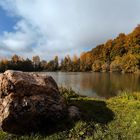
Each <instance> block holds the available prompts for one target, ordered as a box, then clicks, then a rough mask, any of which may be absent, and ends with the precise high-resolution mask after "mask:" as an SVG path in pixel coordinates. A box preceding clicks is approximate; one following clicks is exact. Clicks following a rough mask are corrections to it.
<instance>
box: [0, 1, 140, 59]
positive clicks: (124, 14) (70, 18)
mask: <svg viewBox="0 0 140 140" xmlns="http://www.w3.org/2000/svg"><path fill="white" fill-rule="evenodd" d="M134 1H135V2H134ZM138 3H139V4H138ZM0 5H1V6H2V7H3V8H4V9H5V10H7V11H9V14H10V15H11V16H13V17H14V16H18V17H20V18H19V21H18V23H17V24H16V25H15V27H14V28H15V32H5V33H4V35H3V36H1V37H0V43H1V44H2V46H3V47H1V49H0V50H4V49H5V51H9V54H10V53H11V54H12V53H17V54H20V55H23V56H32V55H37V54H39V55H40V56H41V57H42V58H47V59H48V58H49V59H50V58H52V57H54V56H55V55H59V56H60V57H63V56H64V55H66V54H74V53H78V54H79V53H80V52H81V51H84V48H88V47H89V48H92V47H95V45H97V44H99V43H102V42H104V41H105V40H106V39H109V38H112V37H114V36H116V34H118V33H119V32H126V33H128V32H130V31H131V30H132V29H133V28H134V27H135V26H136V25H137V24H138V23H139V22H140V21H139V17H138V13H139V12H140V6H138V5H140V2H139V0H133V1H130V0H124V1H122V0H106V1H103V0H67V1H66V0H59V1H58V0H4V1H3V0H0ZM128 23H129V25H128ZM4 47H5V48H4ZM0 54H1V53H0Z"/></svg>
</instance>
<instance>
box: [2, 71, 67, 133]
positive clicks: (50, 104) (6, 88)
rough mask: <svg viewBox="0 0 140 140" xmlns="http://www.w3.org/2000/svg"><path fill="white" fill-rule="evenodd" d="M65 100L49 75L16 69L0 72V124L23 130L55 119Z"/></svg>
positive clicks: (30, 130)
mask: <svg viewBox="0 0 140 140" xmlns="http://www.w3.org/2000/svg"><path fill="white" fill-rule="evenodd" d="M64 113H65V103H64V100H63V98H62V97H61V95H60V93H59V90H58V87H57V84H56V82H55V81H54V80H53V78H52V77H51V76H41V75H38V74H33V73H25V72H20V71H10V70H8V71H6V72H5V73H3V74H0V126H1V128H2V130H3V131H6V132H10V133H15V134H24V133H28V132H33V131H34V130H37V131H38V129H40V128H42V127H45V126H47V125H48V126H49V125H51V124H55V123H57V121H59V120H60V119H62V117H63V116H64Z"/></svg>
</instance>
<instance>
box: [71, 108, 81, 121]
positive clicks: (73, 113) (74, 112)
mask: <svg viewBox="0 0 140 140" xmlns="http://www.w3.org/2000/svg"><path fill="white" fill-rule="evenodd" d="M68 114H69V117H70V118H71V119H79V118H80V116H81V115H80V111H79V108H78V107H76V106H69V108H68Z"/></svg>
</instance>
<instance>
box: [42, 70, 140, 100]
mask: <svg viewBox="0 0 140 140" xmlns="http://www.w3.org/2000/svg"><path fill="white" fill-rule="evenodd" d="M41 74H43V75H44V74H48V75H51V76H52V77H53V78H54V79H55V80H56V82H57V83H58V85H59V86H65V87H72V88H73V89H74V90H75V91H76V92H79V94H82V95H87V96H90V97H96V98H101V97H103V98H109V97H112V96H115V95H117V94H118V92H119V91H122V90H129V91H140V75H138V74H119V73H93V72H85V73H83V72H47V73H41Z"/></svg>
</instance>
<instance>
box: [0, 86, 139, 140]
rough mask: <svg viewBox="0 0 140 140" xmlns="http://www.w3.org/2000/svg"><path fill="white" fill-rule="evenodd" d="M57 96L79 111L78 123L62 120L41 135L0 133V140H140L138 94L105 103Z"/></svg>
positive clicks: (66, 92) (71, 95)
mask: <svg viewBox="0 0 140 140" xmlns="http://www.w3.org/2000/svg"><path fill="white" fill-rule="evenodd" d="M60 92H61V94H62V95H63V96H64V98H65V101H66V102H67V104H68V105H74V106H77V107H78V108H79V110H80V112H81V115H80V116H81V117H80V118H79V119H74V120H72V119H68V118H65V119H64V120H62V121H61V122H60V123H59V124H57V125H56V126H55V127H54V126H53V127H52V126H50V130H47V133H44V135H42V134H32V135H31V136H15V135H11V134H7V133H4V132H2V131H1V132H0V140H7V139H8V140H11V139H12V140H59V139H60V140H61V139H71V140H79V139H81V140H82V139H86V140H92V139H95V140H100V139H103V140H112V139H113V140H120V139H123V140H124V139H131V140H136V139H140V129H139V126H140V93H133V94H132V93H131V94H129V93H122V94H121V95H120V96H117V97H113V98H110V99H108V100H97V99H94V98H87V97H81V96H79V95H77V94H75V93H74V91H72V90H67V89H63V88H61V89H60ZM54 128H55V130H54Z"/></svg>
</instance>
